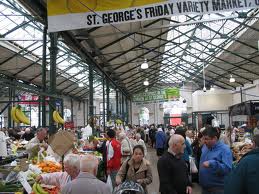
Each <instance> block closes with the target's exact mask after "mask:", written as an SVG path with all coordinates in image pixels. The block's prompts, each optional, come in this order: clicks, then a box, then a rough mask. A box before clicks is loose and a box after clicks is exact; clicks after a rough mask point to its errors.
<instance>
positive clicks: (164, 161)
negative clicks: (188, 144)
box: [157, 151, 191, 194]
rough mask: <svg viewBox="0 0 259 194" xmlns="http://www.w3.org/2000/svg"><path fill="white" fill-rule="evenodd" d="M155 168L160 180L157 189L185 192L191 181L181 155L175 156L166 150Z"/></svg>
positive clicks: (180, 193)
mask: <svg viewBox="0 0 259 194" xmlns="http://www.w3.org/2000/svg"><path fill="white" fill-rule="evenodd" d="M157 170H158V175H159V180H160V187H159V191H160V192H161V193H166V194H186V187H187V186H190V185H191V183H190V181H189V178H188V169H187V165H186V163H185V161H184V160H183V159H182V157H179V158H176V157H175V156H174V155H173V154H171V153H169V152H168V151H167V152H165V153H164V154H163V156H162V157H161V158H160V159H159V160H158V163H157Z"/></svg>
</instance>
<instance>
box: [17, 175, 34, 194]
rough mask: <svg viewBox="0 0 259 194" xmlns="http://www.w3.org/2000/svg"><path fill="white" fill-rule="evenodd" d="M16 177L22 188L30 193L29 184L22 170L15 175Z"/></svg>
mask: <svg viewBox="0 0 259 194" xmlns="http://www.w3.org/2000/svg"><path fill="white" fill-rule="evenodd" d="M17 178H18V180H19V181H20V183H21V184H22V186H23V188H24V189H25V190H26V192H27V193H31V192H32V188H31V185H30V184H29V183H28V181H27V179H26V176H25V174H24V172H19V173H18V175H17Z"/></svg>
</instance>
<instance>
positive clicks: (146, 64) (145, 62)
mask: <svg viewBox="0 0 259 194" xmlns="http://www.w3.org/2000/svg"><path fill="white" fill-rule="evenodd" d="M140 68H141V69H147V68H148V63H147V60H146V59H145V61H144V63H142V64H141V66H140Z"/></svg>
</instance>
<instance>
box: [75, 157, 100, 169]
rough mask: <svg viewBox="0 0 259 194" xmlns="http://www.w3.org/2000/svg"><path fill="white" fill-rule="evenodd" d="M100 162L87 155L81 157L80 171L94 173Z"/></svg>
mask: <svg viewBox="0 0 259 194" xmlns="http://www.w3.org/2000/svg"><path fill="white" fill-rule="evenodd" d="M98 164H99V160H98V158H97V157H96V156H94V155H91V154H87V155H84V156H82V157H81V160H80V171H81V172H90V173H91V172H94V170H95V169H96V168H97V167H98Z"/></svg>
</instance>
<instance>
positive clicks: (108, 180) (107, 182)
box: [106, 175, 113, 193]
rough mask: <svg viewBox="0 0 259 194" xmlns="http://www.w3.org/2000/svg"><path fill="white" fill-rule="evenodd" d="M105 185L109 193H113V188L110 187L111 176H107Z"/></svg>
mask: <svg viewBox="0 0 259 194" xmlns="http://www.w3.org/2000/svg"><path fill="white" fill-rule="evenodd" d="M106 185H108V187H109V189H110V191H111V193H112V191H113V186H112V179H111V176H110V175H108V178H107V181H106Z"/></svg>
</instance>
